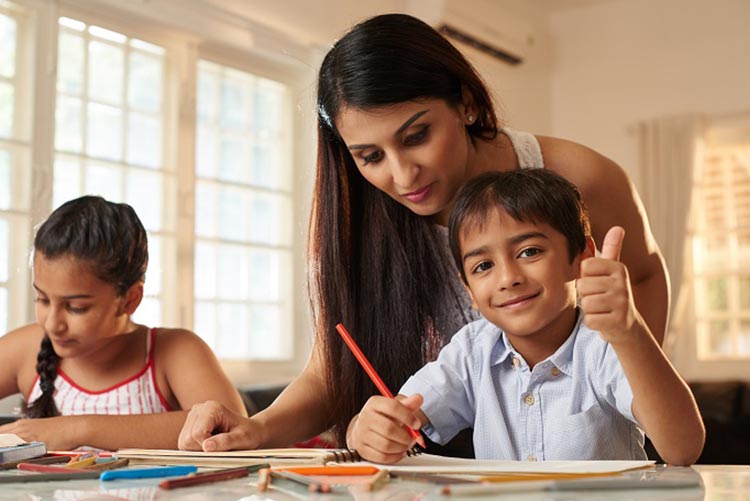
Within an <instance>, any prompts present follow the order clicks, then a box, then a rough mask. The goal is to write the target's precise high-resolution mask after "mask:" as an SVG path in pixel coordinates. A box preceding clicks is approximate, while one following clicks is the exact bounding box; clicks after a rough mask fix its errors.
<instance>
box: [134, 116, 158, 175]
mask: <svg viewBox="0 0 750 501" xmlns="http://www.w3.org/2000/svg"><path fill="white" fill-rule="evenodd" d="M161 143H162V141H161V120H159V119H158V118H154V117H152V116H148V115H141V114H139V113H130V115H129V116H128V153H127V154H128V156H127V162H128V163H129V164H136V165H143V166H145V167H152V168H158V167H160V166H161Z"/></svg>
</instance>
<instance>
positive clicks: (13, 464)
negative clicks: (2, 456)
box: [0, 456, 68, 470]
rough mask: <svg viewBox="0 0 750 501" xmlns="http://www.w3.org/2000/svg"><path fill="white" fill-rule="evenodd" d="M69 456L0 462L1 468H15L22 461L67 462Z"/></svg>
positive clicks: (41, 462)
mask: <svg viewBox="0 0 750 501" xmlns="http://www.w3.org/2000/svg"><path fill="white" fill-rule="evenodd" d="M67 462H68V458H67V457H66V456H42V457H40V458H34V459H24V460H22V461H11V462H10V463H2V464H0V470H13V469H15V468H16V467H17V466H18V465H19V464H21V463H33V464H57V463H67Z"/></svg>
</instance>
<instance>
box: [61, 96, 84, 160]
mask: <svg viewBox="0 0 750 501" xmlns="http://www.w3.org/2000/svg"><path fill="white" fill-rule="evenodd" d="M81 117H82V104H81V100H80V99H78V98H75V97H65V96H57V111H56V112H55V118H56V127H55V148H56V149H57V150H58V151H70V152H72V153H79V152H80V151H81V149H83V133H82V126H81Z"/></svg>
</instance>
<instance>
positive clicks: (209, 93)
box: [198, 63, 219, 123]
mask: <svg viewBox="0 0 750 501" xmlns="http://www.w3.org/2000/svg"><path fill="white" fill-rule="evenodd" d="M199 67H200V74H199V75H198V120H199V121H200V122H202V123H210V122H213V121H214V120H215V118H216V115H217V111H216V106H217V103H218V101H219V98H218V96H219V78H218V75H216V73H214V72H213V71H210V70H204V65H203V63H201V65H200V66H199Z"/></svg>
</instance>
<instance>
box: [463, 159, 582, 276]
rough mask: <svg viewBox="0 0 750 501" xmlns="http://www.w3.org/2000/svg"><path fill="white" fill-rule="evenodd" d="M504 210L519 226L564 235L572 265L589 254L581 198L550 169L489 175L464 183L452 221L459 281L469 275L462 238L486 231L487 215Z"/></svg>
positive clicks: (572, 186) (489, 173) (571, 185)
mask: <svg viewBox="0 0 750 501" xmlns="http://www.w3.org/2000/svg"><path fill="white" fill-rule="evenodd" d="M497 209H503V210H504V211H505V212H507V213H508V214H509V215H510V217H512V218H513V219H515V220H516V221H530V222H534V223H546V224H548V225H550V226H552V227H553V228H554V229H555V230H557V231H559V232H560V233H562V234H563V236H565V238H566V239H567V241H568V254H569V258H570V261H571V262H572V261H573V259H575V257H576V256H577V255H579V254H580V253H581V252H583V251H584V250H585V249H586V238H587V237H589V236H591V226H590V224H589V216H588V212H587V211H586V206H585V205H584V203H583V199H582V198H581V193H580V192H579V191H578V188H576V187H575V186H574V185H573V184H572V183H570V182H569V181H567V180H566V179H564V178H563V177H561V176H559V175H557V174H555V173H554V172H552V171H549V170H546V169H522V170H514V171H508V172H487V173H485V174H482V175H480V176H477V177H475V178H473V179H471V180H470V181H468V182H467V183H466V184H464V185H463V186H462V187H461V189H460V190H459V191H458V194H457V195H456V201H455V203H454V205H453V209H452V210H451V214H450V217H449V219H448V239H449V240H450V246H451V253H452V254H453V259H454V260H455V261H456V267H458V270H459V271H460V273H461V278H462V279H463V281H464V282H466V274H465V273H464V267H463V256H462V255H461V245H460V238H459V237H460V236H461V233H462V232H465V231H467V230H469V229H472V228H476V227H480V228H481V227H482V225H483V224H484V221H485V220H486V217H487V215H488V214H489V213H490V212H492V211H494V210H497Z"/></svg>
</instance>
